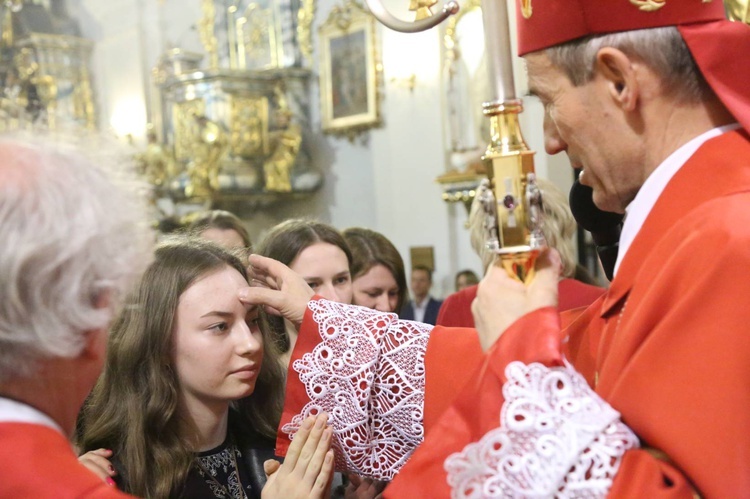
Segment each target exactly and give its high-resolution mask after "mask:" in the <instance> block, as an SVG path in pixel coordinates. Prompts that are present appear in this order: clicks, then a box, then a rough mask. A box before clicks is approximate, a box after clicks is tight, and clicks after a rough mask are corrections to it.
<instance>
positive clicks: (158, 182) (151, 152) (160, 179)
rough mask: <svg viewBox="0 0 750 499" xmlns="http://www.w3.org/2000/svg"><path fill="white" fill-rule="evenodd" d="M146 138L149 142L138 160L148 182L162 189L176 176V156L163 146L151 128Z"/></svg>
mask: <svg viewBox="0 0 750 499" xmlns="http://www.w3.org/2000/svg"><path fill="white" fill-rule="evenodd" d="M146 137H147V141H148V143H147V145H146V150H145V151H143V152H142V153H140V154H139V155H138V156H137V157H136V159H137V161H138V163H139V165H140V167H141V171H142V172H143V174H144V175H145V176H146V178H147V179H148V181H149V182H150V183H151V184H153V185H154V186H156V187H161V186H163V185H166V184H167V182H168V181H169V179H171V178H172V177H174V176H175V174H176V171H175V160H174V156H173V155H172V154H170V153H169V152H168V151H167V150H166V149H165V148H164V146H162V144H161V143H160V142H159V139H158V137H157V136H156V131H155V130H154V129H153V128H152V127H151V126H149V130H148V132H147V133H146Z"/></svg>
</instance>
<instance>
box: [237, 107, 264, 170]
mask: <svg viewBox="0 0 750 499" xmlns="http://www.w3.org/2000/svg"><path fill="white" fill-rule="evenodd" d="M230 112H231V121H230V123H231V125H230V126H231V130H230V139H229V144H230V149H231V151H232V154H233V155H234V156H240V157H243V158H252V157H253V156H265V155H267V154H268V99H267V98H265V97H261V98H251V97H238V96H234V97H232V101H231V109H230Z"/></svg>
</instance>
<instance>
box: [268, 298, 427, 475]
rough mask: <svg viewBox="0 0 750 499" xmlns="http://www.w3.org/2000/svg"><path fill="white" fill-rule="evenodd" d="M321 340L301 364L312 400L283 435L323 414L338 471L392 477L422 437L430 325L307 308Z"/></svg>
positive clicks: (348, 308) (334, 306) (344, 308)
mask: <svg viewBox="0 0 750 499" xmlns="http://www.w3.org/2000/svg"><path fill="white" fill-rule="evenodd" d="M309 308H310V310H311V311H312V312H313V319H314V320H315V322H316V323H317V324H318V332H319V334H320V337H321V343H320V344H318V345H317V346H316V347H315V348H314V349H313V351H312V352H310V353H306V354H304V356H303V357H302V358H301V359H299V360H296V361H295V362H294V363H293V365H292V367H293V368H294V370H295V371H296V372H297V373H299V376H300V380H302V383H303V384H304V385H305V389H306V391H307V396H308V397H309V399H310V402H308V403H307V404H306V405H305V407H304V408H303V409H302V412H301V413H300V414H298V415H296V416H294V417H293V418H292V421H291V422H290V423H289V424H286V425H284V427H283V428H282V431H284V432H286V433H290V434H293V433H295V432H296V431H297V430H298V429H299V427H300V425H301V423H302V421H303V420H304V419H305V418H306V417H307V416H308V415H310V414H315V413H317V412H319V411H326V412H328V414H329V415H330V417H329V423H330V425H331V426H332V427H333V429H334V442H333V446H334V448H335V449H336V450H337V452H336V460H337V461H336V468H337V469H339V470H349V471H353V472H355V473H358V474H361V475H365V476H370V477H374V478H377V479H379V480H391V479H392V478H393V476H394V475H395V474H396V473H397V472H398V470H399V469H400V468H401V466H403V465H404V464H405V463H406V460H407V459H408V458H409V456H410V455H411V453H412V452H413V451H414V449H415V448H416V446H417V445H419V444H420V443H421V442H422V439H423V438H424V430H423V426H422V419H423V417H422V416H423V406H424V382H425V378H424V374H425V368H424V354H425V350H426V349H427V340H428V339H429V332H430V330H431V329H432V326H430V325H427V324H420V323H417V322H409V321H400V320H398V317H397V316H396V315H395V314H385V313H382V312H377V311H375V310H371V309H368V308H363V307H356V306H352V305H344V304H341V303H334V302H330V301H328V300H315V301H311V302H310V304H309Z"/></svg>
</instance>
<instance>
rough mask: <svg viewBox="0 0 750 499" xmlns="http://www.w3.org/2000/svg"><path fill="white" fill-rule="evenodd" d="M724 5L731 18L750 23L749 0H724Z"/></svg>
mask: <svg viewBox="0 0 750 499" xmlns="http://www.w3.org/2000/svg"><path fill="white" fill-rule="evenodd" d="M724 5H725V6H726V9H727V16H728V17H729V19H731V20H732V21H740V22H743V23H745V24H750V2H749V1H748V0H724Z"/></svg>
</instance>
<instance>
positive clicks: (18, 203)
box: [0, 133, 153, 381]
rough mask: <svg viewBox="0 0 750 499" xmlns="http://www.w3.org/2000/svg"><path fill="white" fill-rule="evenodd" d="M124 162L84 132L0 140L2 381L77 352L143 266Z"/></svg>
mask: <svg viewBox="0 0 750 499" xmlns="http://www.w3.org/2000/svg"><path fill="white" fill-rule="evenodd" d="M129 158H132V154H127V155H125V154H123V151H122V147H120V146H119V144H113V139H106V138H104V137H102V136H98V135H96V136H94V135H92V134H88V133H86V134H81V133H78V134H75V135H71V136H67V135H65V136H61V135H57V136H51V135H40V134H39V133H36V134H35V136H30V134H28V133H25V134H13V135H0V381H3V380H7V379H10V378H14V377H26V376H30V375H32V374H33V373H34V368H35V366H36V362H37V361H38V360H40V359H43V358H53V357H68V358H70V357H75V356H76V355H78V354H80V352H81V351H82V349H83V347H84V345H85V339H86V332H87V331H90V330H93V329H98V328H106V327H107V326H108V324H109V322H110V321H111V320H112V318H113V316H114V314H115V313H116V312H117V310H116V309H117V308H118V305H119V303H120V302H121V300H122V298H123V297H124V295H125V294H126V292H127V291H128V289H129V287H130V285H131V284H132V283H133V282H134V280H135V279H136V278H137V277H138V276H139V275H140V274H141V272H142V271H143V270H144V269H145V267H146V266H147V265H148V263H149V262H150V261H151V250H152V245H153V236H152V235H151V231H150V230H149V228H148V225H149V224H148V216H147V209H146V206H147V204H146V202H145V201H146V195H145V194H146V189H145V184H142V183H140V182H139V181H137V180H136V179H135V177H134V176H133V170H132V162H131V161H130V159H129Z"/></svg>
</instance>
